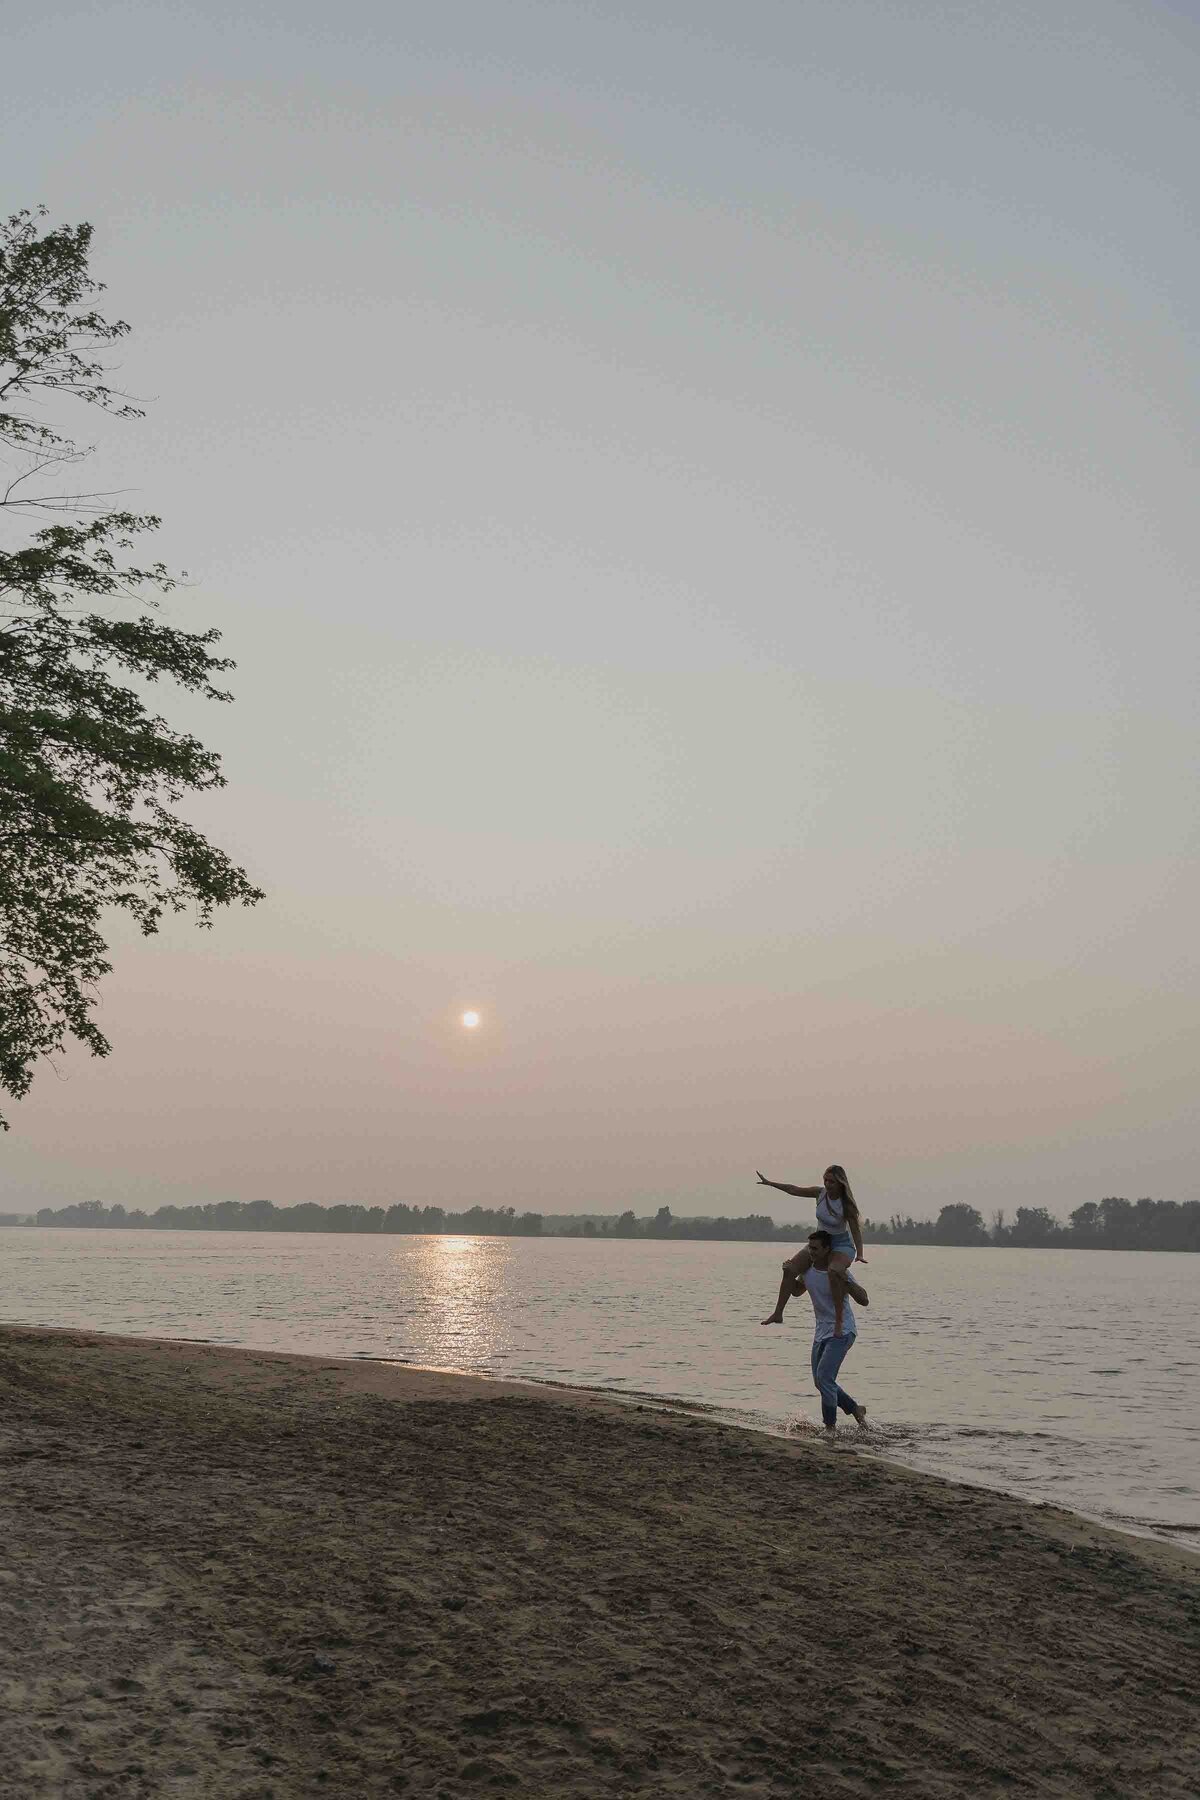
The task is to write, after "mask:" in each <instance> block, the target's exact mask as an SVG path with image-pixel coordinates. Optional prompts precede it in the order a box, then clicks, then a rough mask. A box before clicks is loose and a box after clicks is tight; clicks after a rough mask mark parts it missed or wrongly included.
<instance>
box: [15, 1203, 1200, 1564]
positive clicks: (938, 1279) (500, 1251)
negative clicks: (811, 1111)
mask: <svg viewBox="0 0 1200 1800" xmlns="http://www.w3.org/2000/svg"><path fill="white" fill-rule="evenodd" d="M784 1254H786V1246H778V1245H773V1244H772V1245H765V1246H764V1245H758V1244H705V1243H655V1242H631V1241H628V1240H618V1241H612V1240H607V1241H605V1240H600V1241H597V1240H594V1239H574V1238H545V1239H536V1238H468V1237H418V1238H406V1237H383V1238H378V1237H376V1238H368V1237H340V1236H324V1235H321V1236H316V1235H303V1234H300V1233H291V1232H289V1233H278V1234H275V1233H272V1234H267V1233H263V1234H261V1235H259V1234H256V1233H251V1232H184V1231H179V1232H166V1231H161V1232H160V1231H120V1232H116V1231H75V1230H53V1229H45V1230H44V1229H40V1228H31V1229H22V1228H17V1229H7V1230H0V1318H3V1319H5V1320H7V1321H10V1322H15V1321H19V1322H21V1323H25V1324H41V1325H65V1326H71V1325H74V1326H85V1327H88V1328H90V1329H93V1330H98V1331H112V1332H123V1333H126V1334H129V1335H133V1336H145V1337H172V1338H196V1339H202V1340H204V1341H206V1342H211V1343H217V1344H243V1345H252V1346H255V1347H258V1348H261V1349H273V1350H300V1351H307V1352H310V1353H316V1354H323V1355H335V1356H367V1357H377V1358H383V1359H386V1360H389V1361H396V1362H405V1363H419V1364H428V1365H432V1366H437V1367H442V1368H458V1369H470V1370H476V1371H481V1372H484V1373H487V1374H492V1375H507V1376H512V1377H519V1378H522V1379H525V1380H529V1379H533V1380H537V1381H551V1382H566V1383H569V1384H571V1385H574V1386H586V1387H603V1388H612V1389H616V1390H617V1391H619V1392H623V1393H626V1394H629V1393H639V1394H645V1395H650V1396H654V1397H655V1398H656V1399H661V1400H676V1401H684V1402H687V1403H689V1404H692V1405H698V1406H702V1407H705V1408H708V1409H711V1410H713V1411H714V1412H715V1413H716V1414H717V1415H718V1416H720V1417H723V1418H726V1419H729V1420H732V1421H735V1422H737V1423H740V1424H744V1425H750V1426H754V1427H756V1428H758V1429H766V1430H774V1431H785V1430H796V1429H800V1430H804V1429H808V1428H811V1426H812V1424H813V1422H815V1421H819V1418H820V1409H819V1406H818V1404H817V1396H816V1394H815V1393H814V1391H813V1389H812V1386H811V1378H810V1375H809V1368H808V1352H809V1345H810V1342H811V1337H812V1312H811V1308H810V1306H809V1303H808V1301H807V1300H806V1299H804V1298H801V1299H799V1300H796V1301H793V1302H792V1305H791V1306H790V1308H789V1309H788V1314H787V1322H786V1324H785V1325H784V1326H783V1327H782V1328H764V1327H761V1326H760V1325H759V1324H758V1320H759V1319H760V1318H761V1317H762V1316H763V1315H764V1314H765V1313H766V1312H768V1311H769V1310H770V1305H771V1303H772V1302H773V1300H774V1296H775V1292H776V1289H777V1286H778V1278H779V1263H780V1260H781V1257H782V1255H784ZM860 1273H861V1275H862V1278H863V1280H864V1283H865V1285H866V1286H867V1288H868V1290H869V1292H870V1295H871V1306H870V1309H869V1311H867V1312H865V1313H863V1312H861V1311H860V1315H859V1337H858V1342H857V1344H856V1345H855V1347H854V1350H853V1352H852V1354H851V1356H850V1357H849V1358H848V1360H847V1362H846V1365H845V1368H844V1371H843V1376H842V1381H843V1385H844V1386H845V1387H847V1388H848V1389H849V1391H850V1392H851V1393H852V1394H853V1395H854V1397H855V1398H856V1399H858V1400H862V1401H865V1402H866V1403H867V1405H868V1407H869V1409H870V1416H871V1419H872V1422H873V1423H872V1430H871V1433H870V1437H869V1439H868V1440H867V1442H868V1443H869V1446H870V1448H869V1450H868V1451H867V1453H868V1454H883V1455H886V1456H887V1457H889V1458H890V1459H892V1460H894V1461H898V1462H904V1463H908V1464H910V1465H912V1466H913V1467H916V1468H921V1469H928V1470H932V1471H934V1472H935V1473H937V1474H941V1475H946V1476H949V1477H951V1478H952V1479H954V1480H958V1481H969V1482H974V1483H977V1484H979V1485H982V1486H986V1487H993V1488H999V1489H1003V1490H1004V1491H1006V1492H1008V1493H1013V1494H1019V1495H1021V1496H1023V1497H1025V1498H1027V1499H1032V1500H1046V1501H1051V1502H1053V1503H1054V1504H1055V1505H1058V1506H1065V1507H1070V1508H1071V1509H1073V1510H1074V1511H1076V1512H1080V1513H1084V1514H1087V1515H1088V1516H1089V1517H1092V1518H1095V1519H1100V1520H1102V1521H1104V1522H1105V1523H1107V1524H1110V1525H1117V1526H1120V1527H1123V1528H1124V1529H1127V1530H1136V1531H1140V1532H1143V1533H1149V1534H1152V1535H1155V1536H1161V1537H1168V1538H1173V1539H1175V1540H1176V1541H1178V1542H1180V1543H1185V1544H1189V1545H1190V1546H1191V1547H1193V1548H1197V1547H1200V1406H1198V1405H1197V1376H1198V1375H1200V1257H1195V1256H1185V1255H1152V1254H1151V1255H1136V1256H1135V1255H1130V1256H1122V1255H1117V1254H1114V1253H1111V1252H1106V1251H1089V1250H1071V1251H1036V1250H982V1251H980V1250H952V1249H917V1248H913V1247H908V1246H884V1247H875V1248H873V1249H870V1250H869V1263H868V1266H867V1268H866V1269H865V1270H862V1271H860ZM842 1441H843V1443H844V1445H845V1446H846V1448H847V1449H848V1448H849V1446H850V1444H851V1442H854V1444H855V1449H856V1451H857V1452H858V1453H862V1451H863V1449H864V1445H863V1444H862V1443H861V1442H860V1441H859V1434H858V1433H857V1431H856V1430H855V1428H854V1427H853V1426H851V1427H850V1430H849V1432H848V1433H847V1434H846V1435H845V1437H844V1439H843V1440H842Z"/></svg>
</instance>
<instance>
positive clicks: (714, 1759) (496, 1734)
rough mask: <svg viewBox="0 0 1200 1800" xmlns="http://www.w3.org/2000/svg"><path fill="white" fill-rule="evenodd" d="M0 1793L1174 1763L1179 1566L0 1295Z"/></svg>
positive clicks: (871, 1781) (691, 1447) (826, 1787)
mask: <svg viewBox="0 0 1200 1800" xmlns="http://www.w3.org/2000/svg"><path fill="white" fill-rule="evenodd" d="M0 1390H2V1392H3V1417H2V1421H0V1460H2V1463H3V1472H4V1480H3V1487H2V1489H0V1492H2V1495H3V1500H2V1505H3V1531H2V1535H0V1547H2V1548H0V1610H2V1614H3V1633H2V1639H0V1656H2V1658H3V1669H2V1674H0V1694H2V1701H0V1792H3V1794H4V1795H6V1796H8V1795H11V1796H13V1797H14V1800H42V1797H47V1800H49V1797H50V1796H54V1797H56V1800H57V1797H60V1796H61V1797H62V1800H85V1797H86V1800H116V1797H117V1796H120V1797H122V1800H140V1797H141V1796H147V1797H150V1796H154V1797H157V1796H173V1797H178V1800H191V1797H192V1796H196V1797H200V1796H205V1797H208V1796H211V1797H213V1800H268V1797H273V1800H291V1797H292V1796H307V1795H339V1796H346V1797H347V1800H351V1797H354V1796H360V1795H361V1796H374V1795H395V1794H403V1795H408V1796H415V1795H422V1796H424V1795H429V1796H442V1797H446V1800H450V1797H457V1796H460V1795H461V1796H466V1795H473V1794H478V1793H481V1792H486V1791H488V1790H491V1789H504V1790H508V1791H510V1792H512V1793H514V1794H518V1795H522V1796H529V1797H530V1800H539V1797H542V1796H545V1797H546V1800H550V1797H552V1796H563V1797H567V1796H573V1797H578V1800H591V1797H593V1796H595V1797H599V1796H607V1795H613V1796H618V1795H619V1796H634V1795H637V1796H653V1795H663V1796H675V1795H678V1796H685V1795H749V1796H754V1795H761V1796H786V1795H808V1794H813V1795H817V1794H822V1795H847V1796H849V1795H865V1794H869V1793H873V1792H875V1791H876V1790H878V1789H883V1788H894V1789H896V1790H898V1791H902V1792H907V1793H910V1794H913V1795H917V1796H931V1797H932V1796H982V1795H991V1794H1013V1793H1027V1794H1044V1795H1063V1796H1065V1795H1071V1796H1096V1797H1098V1800H1099V1797H1101V1796H1125V1795H1129V1796H1135V1795H1136V1796H1147V1797H1148V1796H1159V1795H1162V1796H1168V1795H1180V1796H1184V1795H1187V1796H1194V1795H1195V1793H1196V1792H1197V1791H1198V1789H1200V1726H1198V1723H1197V1715H1196V1708H1195V1702H1194V1696H1195V1694H1196V1692H1197V1691H1198V1690H1200V1561H1197V1559H1195V1558H1193V1557H1191V1556H1189V1555H1188V1553H1187V1552H1185V1551H1178V1550H1175V1549H1173V1548H1170V1547H1167V1546H1161V1545H1156V1544H1152V1543H1149V1542H1144V1541H1141V1540H1137V1539H1133V1538H1127V1537H1123V1536H1120V1535H1117V1534H1115V1533H1111V1532H1106V1531H1104V1530H1103V1529H1101V1528H1100V1527H1097V1526H1092V1525H1090V1524H1087V1523H1084V1522H1082V1521H1080V1520H1078V1519H1075V1518H1074V1517H1072V1516H1071V1515H1069V1514H1065V1513H1061V1512H1058V1511H1055V1510H1053V1509H1051V1508H1044V1507H1043V1508H1033V1507H1028V1506H1025V1505H1022V1504H1020V1503H1018V1502H1015V1501H1011V1500H1008V1499H1005V1498H1003V1497H1001V1496H999V1495H994V1494H990V1493H986V1492H981V1491H978V1490H973V1489H968V1488H960V1487H954V1486H950V1485H947V1484H944V1483H941V1482H938V1481H936V1480H933V1479H931V1478H925V1477H921V1476H917V1475H913V1474H911V1473H909V1472H907V1471H903V1470H899V1469H891V1468H889V1467H886V1466H884V1465H881V1464H879V1463H877V1462H874V1461H866V1460H864V1459H862V1458H860V1457H857V1456H855V1455H853V1454H850V1453H849V1452H848V1451H838V1450H831V1449H830V1448H828V1447H827V1446H826V1445H824V1444H823V1443H821V1442H819V1441H811V1440H808V1439H803V1440H798V1441H795V1442H783V1441H776V1440H773V1439H768V1438H765V1437H762V1436H758V1435H754V1434H751V1433H748V1432H741V1431H738V1430H736V1429H733V1428H730V1427H727V1426H720V1425H716V1424H713V1423H711V1422H709V1421H707V1420H704V1419H698V1418H695V1417H687V1416H681V1415H675V1414H665V1413H662V1412H658V1411H653V1410H643V1409H640V1408H638V1407H636V1406H625V1405H621V1404H619V1403H615V1402H612V1401H610V1400H607V1399H604V1398H600V1397H598V1396H592V1395H587V1394H580V1393H574V1392H561V1393H560V1392H556V1391H553V1390H541V1389H532V1388H522V1387H518V1386H516V1385H509V1384H503V1383H498V1382H485V1381H481V1380H476V1379H472V1378H468V1377H464V1376H456V1375H442V1374H436V1373H429V1372H425V1371H416V1370H406V1369H399V1368H396V1367H394V1366H391V1365H382V1364H375V1363H362V1362H336V1361H326V1360H320V1359H316V1358H306V1357H298V1356H285V1355H272V1354H267V1353H261V1352H249V1351H241V1350H229V1349H220V1348H214V1347H211V1346H207V1345H197V1344H173V1343H154V1342H149V1341H141V1340H131V1339H122V1338H114V1337H100V1336H94V1335H89V1334H85V1333H80V1332H74V1331H72V1332H50V1331H35V1330H32V1329H29V1328H25V1327H16V1326H11V1327H4V1328H2V1329H0Z"/></svg>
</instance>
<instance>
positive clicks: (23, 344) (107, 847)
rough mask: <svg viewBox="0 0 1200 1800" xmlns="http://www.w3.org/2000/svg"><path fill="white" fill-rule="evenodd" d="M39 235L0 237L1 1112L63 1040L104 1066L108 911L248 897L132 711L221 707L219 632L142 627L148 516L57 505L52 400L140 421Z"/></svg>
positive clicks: (151, 921)
mask: <svg viewBox="0 0 1200 1800" xmlns="http://www.w3.org/2000/svg"><path fill="white" fill-rule="evenodd" d="M44 217H45V214H44V212H41V211H39V212H37V213H31V212H28V211H25V212H19V213H16V214H14V215H13V216H12V217H11V218H10V219H8V220H7V222H6V223H3V224H0V458H2V459H3V473H0V519H2V520H3V521H4V522H5V523H6V524H19V523H21V522H25V523H28V522H30V521H32V522H33V523H34V524H35V525H36V527H37V528H36V529H33V530H32V534H31V535H30V537H29V541H28V542H26V543H24V544H21V545H18V547H17V548H15V549H9V548H7V547H4V546H0V607H2V608H3V610H2V611H0V806H2V808H3V817H4V823H3V828H2V829H0V937H2V947H0V1089H3V1090H4V1091H6V1092H7V1093H9V1094H11V1095H13V1096H14V1097H17V1098H19V1097H20V1096H21V1095H23V1094H25V1093H27V1092H28V1089H29V1086H30V1083H31V1081H32V1079H33V1073H34V1070H35V1068H36V1065H37V1063H38V1061H39V1060H40V1059H41V1058H44V1057H47V1056H51V1055H54V1054H55V1053H56V1052H58V1051H60V1050H61V1049H62V1048H63V1046H64V1044H65V1043H66V1040H67V1038H68V1037H73V1038H75V1039H76V1040H78V1041H79V1042H81V1043H83V1044H85V1045H86V1046H87V1047H88V1049H89V1050H91V1052H92V1053H93V1055H96V1056H106V1055H107V1054H108V1052H109V1049H110V1046H109V1043H108V1041H107V1039H106V1038H105V1037H104V1035H103V1034H102V1032H101V1031H100V1029H99V1027H98V1026H97V1025H96V1022H95V1020H94V1019H93V1017H92V1009H93V1008H94V1006H95V1004H96V985H97V983H98V982H99V981H100V979H101V977H102V976H105V975H107V974H109V973H110V972H111V967H112V965H111V963H110V962H109V960H108V950H107V945H106V943H105V939H104V935H103V931H102V916H103V914H104V912H105V910H106V909H107V908H109V907H120V908H122V909H123V910H124V911H125V912H127V913H129V914H130V915H131V916H132V917H133V918H134V919H135V920H136V922H137V924H138V926H139V927H140V929H141V930H142V931H143V932H144V933H146V934H149V933H151V932H154V931H156V930H157V928H158V925H159V923H160V921H161V919H162V917H163V914H164V913H166V912H181V911H184V910H185V909H186V908H188V907H189V906H192V907H194V908H195V910H196V922H197V923H198V924H199V925H201V926H208V925H210V924H211V923H212V915H213V912H214V909H215V908H216V907H218V906H230V905H232V904H233V903H234V902H240V903H241V904H242V905H246V906H252V905H253V904H254V903H255V902H256V901H257V900H259V899H261V897H262V895H261V890H260V889H258V888H256V887H254V886H252V885H251V883H250V881H249V879H248V877H247V876H246V874H245V872H244V871H243V870H242V869H239V868H237V867H236V866H235V865H234V864H233V863H232V862H231V861H230V860H229V858H228V857H227V856H225V855H224V853H223V852H222V851H220V850H218V849H216V848H215V847H214V846H213V845H212V844H210V843H209V842H208V841H207V840H206V839H205V838H204V837H203V836H202V835H201V834H200V833H199V832H198V831H196V830H194V829H193V828H192V826H190V825H188V824H187V823H186V822H185V821H184V820H182V819H181V818H179V817H178V815H177V812H176V810H175V809H176V807H177V805H178V803H179V802H180V801H181V800H182V799H183V797H184V796H185V794H187V793H189V792H200V791H203V790H205V789H208V788H217V787H223V786H224V785H225V784H224V778H223V776H222V775H221V772H220V762H219V759H218V757H216V756H215V755H214V754H213V753H212V752H211V751H208V750H205V748H204V747H203V745H202V744H201V743H199V741H198V740H197V739H196V738H194V737H191V736H189V735H188V734H187V733H186V732H178V731H174V730H172V728H171V727H170V726H169V725H168V724H167V722H166V720H165V719H163V718H161V717H159V716H158V715H157V714H155V713H152V712H151V711H149V710H148V708H147V706H146V704H145V702H144V700H143V697H142V694H143V691H144V688H145V685H146V684H148V683H152V682H156V681H159V680H160V679H164V678H168V679H170V680H172V681H174V682H176V683H178V685H179V686H180V687H182V688H184V689H186V690H188V691H190V692H192V693H197V694H201V695H203V696H204V697H205V698H206V699H209V700H219V701H225V700H228V699H230V697H231V696H230V695H229V694H228V693H226V692H225V691H224V689H223V688H221V687H219V686H217V685H216V678H217V677H218V676H220V675H223V674H224V673H225V672H226V671H227V670H228V669H231V668H232V667H233V664H232V663H231V662H229V661H228V660H227V659H225V658H221V657H217V656H216V655H214V654H213V652H212V649H211V646H212V645H213V644H214V643H216V641H217V639H218V637H219V633H218V632H216V631H203V632H189V631H182V630H180V629H178V628H177V627H175V626H171V625H167V624H164V623H163V622H162V621H161V620H160V619H157V618H155V617H154V609H156V608H157V606H158V605H159V603H160V598H161V596H163V595H165V594H167V593H169V592H170V591H171V589H172V588H173V587H174V586H175V585H176V583H175V580H174V578H173V577H172V576H171V575H169V574H168V572H167V570H166V569H165V568H164V567H163V565H162V564H161V563H158V562H149V563H141V562H136V561H132V560H130V554H129V553H130V552H131V551H132V549H133V540H134V538H135V537H137V536H139V535H140V534H142V533H144V532H148V531H153V530H154V529H155V527H156V526H157V525H158V523H159V521H158V520H157V519H156V518H155V517H154V516H153V515H150V514H136V513H131V512H121V511H112V512H109V511H104V510H103V509H102V508H100V507H99V506H98V501H99V500H100V499H101V498H102V497H101V496H98V495H95V494H91V495H87V494H83V495H81V494H74V493H69V492H65V491H60V488H61V482H60V480H59V473H60V472H61V471H62V470H63V469H65V468H67V467H69V466H71V465H73V464H75V463H77V462H79V461H80V460H81V459H82V457H83V456H84V455H85V454H86V451H83V450H80V448H79V447H78V446H77V445H76V444H75V443H74V442H73V441H72V440H71V439H70V438H68V437H65V436H63V435H62V433H61V432H60V431H59V429H58V428H57V425H56V424H51V423H49V422H48V420H47V417H45V416H43V415H44V414H45V413H46V412H47V409H49V411H50V412H53V408H54V406H55V404H56V402H57V401H58V400H60V399H62V398H64V397H65V398H68V399H74V400H78V401H81V402H82V403H84V404H86V405H89V406H95V407H99V408H100V409H101V410H103V411H106V412H109V413H112V414H114V415H115V416H116V417H118V418H137V417H139V416H140V414H139V412H138V409H137V408H136V407H134V406H132V405H130V404H129V403H128V401H127V400H126V397H125V396H123V395H121V394H119V393H117V392H115V391H114V390H113V389H112V388H110V387H109V386H107V385H106V383H105V380H104V375H105V369H104V364H103V362H102V361H101V360H100V358H101V357H102V355H103V353H104V350H105V348H106V347H107V346H110V345H112V344H113V343H115V342H116V341H117V339H119V338H121V337H123V336H124V335H125V333H126V331H127V330H128V327H127V326H126V325H125V323H124V322H123V321H121V320H117V321H114V322H109V321H108V320H106V319H105V318H104V317H103V316H102V315H101V313H100V312H98V311H97V310H96V308H95V306H94V304H93V299H94V296H95V295H96V294H98V293H100V292H101V291H102V284H101V283H99V282H96V281H94V280H93V279H92V278H91V276H90V274H89V272H88V255H89V251H90V248H91V239H92V228H91V226H90V225H86V224H85V225H73V226H72V225H64V226H60V227H59V228H57V229H56V230H49V229H44V228H43V224H42V221H43V219H44ZM31 409H33V410H31ZM47 484H48V485H47ZM147 608H149V609H150V610H146V609H147ZM0 1125H3V1126H4V1129H5V1130H7V1129H8V1125H7V1122H6V1121H5V1120H3V1119H2V1118H0Z"/></svg>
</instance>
